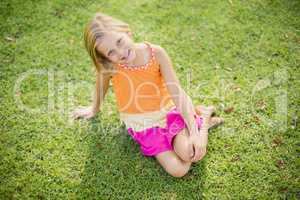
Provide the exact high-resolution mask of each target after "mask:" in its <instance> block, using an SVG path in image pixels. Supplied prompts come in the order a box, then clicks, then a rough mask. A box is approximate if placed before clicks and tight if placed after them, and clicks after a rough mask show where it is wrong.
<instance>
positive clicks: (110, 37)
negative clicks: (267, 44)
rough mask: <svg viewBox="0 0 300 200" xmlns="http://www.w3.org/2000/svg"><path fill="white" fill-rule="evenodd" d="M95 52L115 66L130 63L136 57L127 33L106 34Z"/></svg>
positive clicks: (132, 43)
mask: <svg viewBox="0 0 300 200" xmlns="http://www.w3.org/2000/svg"><path fill="white" fill-rule="evenodd" d="M96 50H97V51H98V52H99V53H101V54H102V55H104V56H105V57H106V58H108V59H109V60H110V61H111V62H113V63H117V64H128V63H131V62H132V61H133V60H134V58H135V56H136V54H135V45H134V42H133V41H132V39H131V38H130V37H129V35H128V34H127V33H121V32H120V33H119V32H112V31H111V32H106V33H105V34H104V35H103V37H102V38H101V40H100V41H99V42H98V44H97V46H96Z"/></svg>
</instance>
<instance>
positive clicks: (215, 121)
mask: <svg viewBox="0 0 300 200" xmlns="http://www.w3.org/2000/svg"><path fill="white" fill-rule="evenodd" d="M224 121H225V120H224V119H223V118H222V117H212V118H211V119H210V122H209V127H210V128H214V127H216V126H218V125H220V124H223V123H224Z"/></svg>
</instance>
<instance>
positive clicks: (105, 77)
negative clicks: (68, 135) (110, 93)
mask: <svg viewBox="0 0 300 200" xmlns="http://www.w3.org/2000/svg"><path fill="white" fill-rule="evenodd" d="M110 79H111V74H110V73H109V72H106V71H104V70H103V71H102V72H97V74H96V84H95V89H94V92H93V100H92V105H91V106H88V107H83V108H82V107H81V108H77V109H75V111H74V112H73V113H72V114H73V117H74V118H75V119H77V118H80V117H83V118H85V119H89V118H92V117H93V116H95V114H96V113H97V112H98V111H99V110H100V106H101V104H102V102H103V101H104V97H105V95H106V93H107V90H108V88H109V81H110Z"/></svg>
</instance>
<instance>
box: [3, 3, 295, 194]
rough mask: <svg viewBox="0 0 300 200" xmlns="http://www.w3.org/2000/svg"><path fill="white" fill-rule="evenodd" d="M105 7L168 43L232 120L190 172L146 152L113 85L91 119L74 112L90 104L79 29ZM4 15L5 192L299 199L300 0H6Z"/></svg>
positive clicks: (207, 98)
mask: <svg viewBox="0 0 300 200" xmlns="http://www.w3.org/2000/svg"><path fill="white" fill-rule="evenodd" d="M98 10H101V11H102V12H105V13H107V14H110V15H113V16H115V17H117V18H120V19H122V20H124V21H126V22H128V23H129V24H130V25H131V26H132V29H133V30H134V33H135V36H134V37H135V39H136V41H145V40H147V41H150V42H152V43H155V44H159V45H161V46H163V47H164V48H165V49H166V50H167V52H168V53H169V55H170V57H171V58H172V60H173V63H174V68H175V70H176V72H177V75H178V77H179V79H180V81H181V83H182V85H183V87H184V88H185V89H186V91H187V93H188V94H189V95H190V96H191V98H192V99H193V102H194V104H214V105H216V106H217V107H218V109H219V114H220V115H221V116H223V117H224V118H225V119H226V124H225V125H224V126H223V127H222V128H218V129H215V130H213V131H212V132H211V135H210V142H209V148H208V154H207V156H206V157H205V159H204V160H203V161H201V162H200V163H198V164H196V165H193V167H192V169H191V171H190V172H189V174H188V175H187V176H185V177H184V178H182V179H176V178H172V177H170V176H169V175H167V174H166V173H165V172H164V171H163V170H162V168H161V167H160V166H159V165H158V164H157V163H156V161H155V159H153V158H146V157H143V156H142V155H141V154H140V152H139V149H138V146H137V145H136V144H135V143H134V141H133V140H131V139H130V138H129V137H128V135H127V134H126V130H125V127H124V125H123V124H121V123H120V121H119V118H118V113H117V110H116V104H115V99H114V94H113V92H112V90H110V91H109V93H108V95H107V96H106V99H105V102H104V104H103V105H102V107H101V109H102V112H101V113H99V114H98V115H97V117H96V118H94V119H93V120H91V121H84V120H80V121H75V122H72V121H71V120H70V119H69V118H68V114H69V112H70V111H71V110H72V109H73V108H74V107H76V106H78V105H88V104H89V102H90V101H89V100H90V93H91V88H92V87H93V82H94V77H93V76H92V74H93V73H92V70H91V69H92V66H91V61H90V58H89V57H88V55H87V53H86V52H85V49H84V46H83V38H82V32H83V28H84V25H85V23H86V22H87V20H88V19H90V17H91V16H92V15H93V14H94V13H95V12H96V11H98ZM0 13H1V14H0V22H1V26H0V27H1V28H0V34H1V38H0V86H1V90H0V123H1V129H0V130H1V132H0V134H1V135H0V176H1V177H0V199H202V198H203V199H300V189H299V186H300V185H299V182H300V180H299V167H300V166H299V139H300V138H299V133H300V131H299V125H298V124H297V123H299V99H300V98H299V94H300V86H299V80H300V56H299V55H300V14H299V13H300V3H299V1H297V0H289V1H284V0H281V1H280V0H273V1H271V0H249V1H246V0H241V1H237V0H231V1H230V0H210V1H204V0H201V1H200V0H187V1H171V0H169V1H167V0H164V1H158V0H154V1H146V0H136V1H117V0H114V1H98V2H97V3H95V1H88V0H72V1H58V0H56V1H26V2H25V1H18V0H12V1H8V0H6V1H5V0H4V1H1V3H0ZM29 70H32V71H29ZM26 72H27V73H28V75H27V76H26V77H25V79H24V80H23V81H21V84H20V89H19V90H17V91H15V90H14V88H15V86H16V84H17V82H18V80H20V77H21V76H22V74H23V75H24V73H26ZM32 72H40V73H41V74H33V73H32ZM189 74H191V78H190V79H189V80H188V78H187V77H188V75H189ZM18 99H19V100H21V101H22V102H23V104H24V105H25V107H26V108H30V109H35V110H36V112H34V111H33V110H29V109H22V107H20V104H19V103H18V101H16V100H18ZM231 107H232V108H233V111H232V112H230V109H228V108H231ZM284 108H287V112H285V110H284ZM37 109H39V110H37ZM231 110H232V109H231ZM225 111H227V112H225Z"/></svg>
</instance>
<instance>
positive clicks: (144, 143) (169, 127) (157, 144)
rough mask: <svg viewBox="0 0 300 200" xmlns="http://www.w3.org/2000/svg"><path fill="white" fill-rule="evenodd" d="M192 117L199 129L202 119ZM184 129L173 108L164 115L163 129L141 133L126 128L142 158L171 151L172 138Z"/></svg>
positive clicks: (152, 128)
mask: <svg viewBox="0 0 300 200" xmlns="http://www.w3.org/2000/svg"><path fill="white" fill-rule="evenodd" d="M194 117H195V120H196V123H197V126H198V128H200V127H201V124H202V118H201V117H200V116H199V115H197V114H196V115H195V116H194ZM186 127H187V126H186V124H185V122H184V119H183V118H182V116H181V114H180V113H179V112H178V110H177V109H176V107H174V108H172V109H171V110H170V111H169V112H168V113H167V115H166V125H165V127H159V126H156V127H151V128H147V129H144V130H142V131H134V130H133V129H132V128H128V129H127V132H128V133H129V135H131V137H132V138H133V139H134V141H136V142H137V143H138V144H139V145H140V151H141V153H142V154H143V155H144V156H155V155H157V154H159V153H162V152H165V151H172V150H173V145H172V140H173V138H174V137H175V136H176V135H177V134H179V133H180V132H181V130H183V129H184V128H186Z"/></svg>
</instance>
